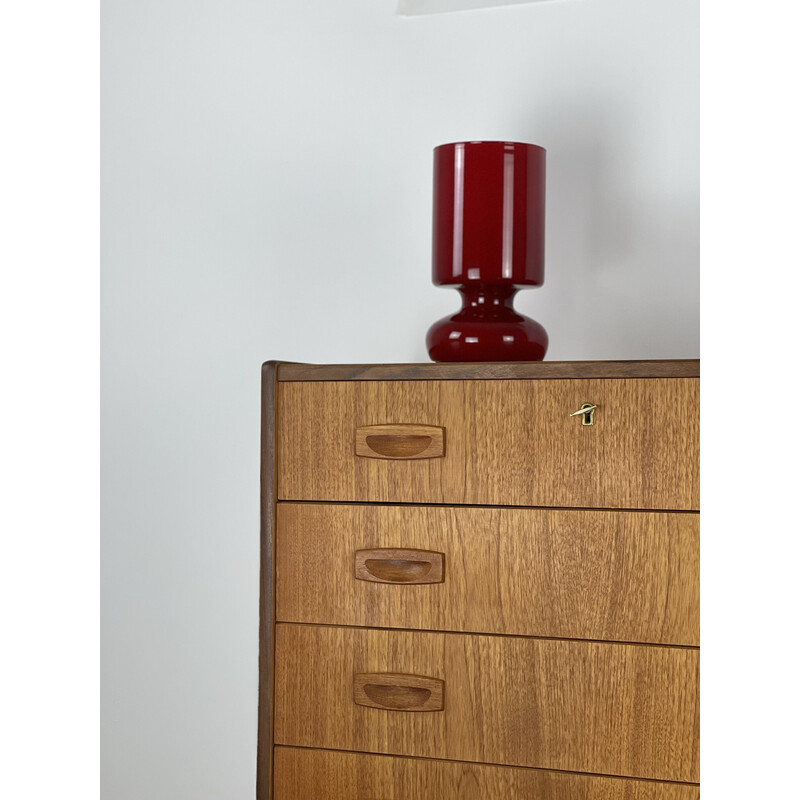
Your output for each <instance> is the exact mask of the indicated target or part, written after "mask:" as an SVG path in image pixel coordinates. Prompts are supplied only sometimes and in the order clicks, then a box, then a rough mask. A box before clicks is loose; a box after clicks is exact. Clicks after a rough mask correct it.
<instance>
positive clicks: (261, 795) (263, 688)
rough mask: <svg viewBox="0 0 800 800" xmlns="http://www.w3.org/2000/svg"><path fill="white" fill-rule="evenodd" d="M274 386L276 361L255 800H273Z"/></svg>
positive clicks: (266, 378)
mask: <svg viewBox="0 0 800 800" xmlns="http://www.w3.org/2000/svg"><path fill="white" fill-rule="evenodd" d="M275 383H276V362H274V361H268V362H266V363H265V364H264V365H263V367H262V369H261V569H260V591H259V593H260V598H259V632H258V751H257V759H256V797H257V798H258V800H272V789H273V782H272V745H273V738H272V734H273V724H272V722H273V709H274V703H273V701H274V697H273V693H274V687H275V676H274V644H275V581H274V577H275V576H274V563H275V552H274V549H275V535H274V534H275V480H276V470H275Z"/></svg>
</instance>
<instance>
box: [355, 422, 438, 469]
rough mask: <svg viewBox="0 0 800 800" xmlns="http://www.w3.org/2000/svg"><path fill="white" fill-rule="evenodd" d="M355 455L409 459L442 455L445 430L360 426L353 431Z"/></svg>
mask: <svg viewBox="0 0 800 800" xmlns="http://www.w3.org/2000/svg"><path fill="white" fill-rule="evenodd" d="M356 455H357V456H362V457H363V458H387V459H402V460H408V459H412V458H441V457H442V456H444V428H439V427H437V426H435V425H412V424H403V425H361V426H359V427H358V428H356Z"/></svg>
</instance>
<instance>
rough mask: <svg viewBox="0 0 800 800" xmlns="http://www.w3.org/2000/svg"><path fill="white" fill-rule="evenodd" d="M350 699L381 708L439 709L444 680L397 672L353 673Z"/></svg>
mask: <svg viewBox="0 0 800 800" xmlns="http://www.w3.org/2000/svg"><path fill="white" fill-rule="evenodd" d="M353 700H354V701H355V703H356V705H359V706H367V707H368V708H381V709H383V710H384V711H442V710H443V709H444V681H440V680H439V679H438V678H426V677H423V676H422V675H402V674H400V673H396V672H359V673H356V674H355V675H354V676H353Z"/></svg>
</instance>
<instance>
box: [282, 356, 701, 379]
mask: <svg viewBox="0 0 800 800" xmlns="http://www.w3.org/2000/svg"><path fill="white" fill-rule="evenodd" d="M698 377H700V361H699V360H697V359H686V360H678V359H674V360H654V361H522V362H513V361H506V362H480V363H460V364H288V363H282V364H281V365H280V368H279V370H278V380H280V381H348V380H349V381H392V380H404V381H430V380H539V379H547V380H560V379H564V378H567V379H570V378H698Z"/></svg>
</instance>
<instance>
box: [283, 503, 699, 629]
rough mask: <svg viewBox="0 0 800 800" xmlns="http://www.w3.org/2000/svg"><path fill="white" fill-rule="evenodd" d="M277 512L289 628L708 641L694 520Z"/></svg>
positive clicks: (639, 514) (513, 512) (631, 514)
mask: <svg viewBox="0 0 800 800" xmlns="http://www.w3.org/2000/svg"><path fill="white" fill-rule="evenodd" d="M277 514H278V524H277V550H276V597H277V611H276V616H277V619H278V620H280V621H286V622H306V623H323V624H335V625H366V626H372V627H388V628H423V629H431V630H452V631H471V632H477V633H506V634H521V635H535V636H550V637H562V638H576V639H607V640H617V641H628V642H653V643H660V644H678V645H698V644H699V546H698V534H699V531H698V528H699V516H698V515H697V514H694V513H665V512H644V511H578V510H545V509H512V508H464V507H456V508H449V507H442V506H422V507H419V506H369V505H330V504H319V503H312V504H306V503H280V504H278V510H277ZM402 550H409V552H407V553H404V552H401V551H402ZM366 551H369V552H366ZM357 562H359V563H361V562H363V564H362V569H361V570H360V572H359V574H358V576H357V568H358V565H357ZM409 581H412V582H409ZM413 581H419V582H418V583H415V582H413Z"/></svg>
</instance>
